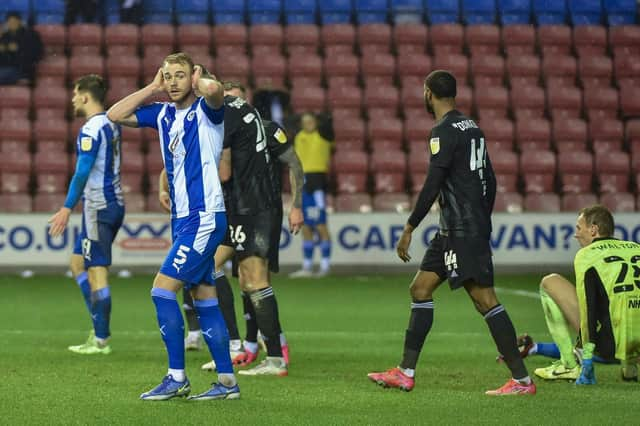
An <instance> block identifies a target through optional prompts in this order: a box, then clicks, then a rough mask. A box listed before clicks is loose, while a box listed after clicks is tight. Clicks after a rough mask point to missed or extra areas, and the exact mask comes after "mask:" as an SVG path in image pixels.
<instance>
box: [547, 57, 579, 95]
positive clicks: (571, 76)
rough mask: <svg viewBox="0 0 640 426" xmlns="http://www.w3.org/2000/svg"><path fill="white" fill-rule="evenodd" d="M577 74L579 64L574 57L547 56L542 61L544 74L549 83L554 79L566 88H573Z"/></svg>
mask: <svg viewBox="0 0 640 426" xmlns="http://www.w3.org/2000/svg"><path fill="white" fill-rule="evenodd" d="M577 72H578V64H577V62H576V59H575V58H574V57H573V56H569V55H558V54H554V55H545V56H544V58H543V59H542V73H543V75H544V78H545V80H546V81H547V83H548V82H549V80H551V79H553V80H556V81H561V82H562V83H564V85H565V86H573V85H574V84H575V79H576V74H577ZM547 87H548V84H547Z"/></svg>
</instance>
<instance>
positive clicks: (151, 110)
mask: <svg viewBox="0 0 640 426" xmlns="http://www.w3.org/2000/svg"><path fill="white" fill-rule="evenodd" d="M163 106H164V104H163V103H161V102H155V103H152V104H149V105H143V106H141V107H139V108H138V109H137V110H136V111H135V115H136V118H137V119H138V127H151V128H152V129H156V130H157V129H158V115H159V114H160V111H161V110H162V107H163Z"/></svg>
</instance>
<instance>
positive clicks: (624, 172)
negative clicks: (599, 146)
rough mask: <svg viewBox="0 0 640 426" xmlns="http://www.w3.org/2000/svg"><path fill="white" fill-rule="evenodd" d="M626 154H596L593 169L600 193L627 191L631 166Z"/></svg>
mask: <svg viewBox="0 0 640 426" xmlns="http://www.w3.org/2000/svg"><path fill="white" fill-rule="evenodd" d="M629 160H630V159H629V154H627V153H626V152H615V151H614V152H601V153H596V158H595V169H596V173H597V175H598V181H599V183H600V192H602V193H604V192H626V191H628V189H629V174H630V173H631V164H630V161H629Z"/></svg>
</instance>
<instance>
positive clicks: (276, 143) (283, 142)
mask: <svg viewBox="0 0 640 426" xmlns="http://www.w3.org/2000/svg"><path fill="white" fill-rule="evenodd" d="M265 131H266V132H267V147H268V148H269V152H270V153H271V154H273V155H274V156H275V157H276V158H277V157H279V156H280V155H281V154H283V153H284V152H285V151H287V150H288V149H289V147H291V141H290V140H289V138H288V137H287V133H286V132H285V131H284V129H283V128H282V127H280V126H279V125H278V124H277V123H274V122H271V123H269V124H268V125H267V126H266V128H265Z"/></svg>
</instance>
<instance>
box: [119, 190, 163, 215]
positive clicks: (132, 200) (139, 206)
mask: <svg viewBox="0 0 640 426" xmlns="http://www.w3.org/2000/svg"><path fill="white" fill-rule="evenodd" d="M153 198H155V200H156V202H157V203H159V201H158V196H157V194H149V199H153ZM124 205H125V206H126V207H127V212H130V213H142V212H144V211H146V208H147V201H146V197H145V196H144V194H141V193H135V192H129V193H128V194H124Z"/></svg>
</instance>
